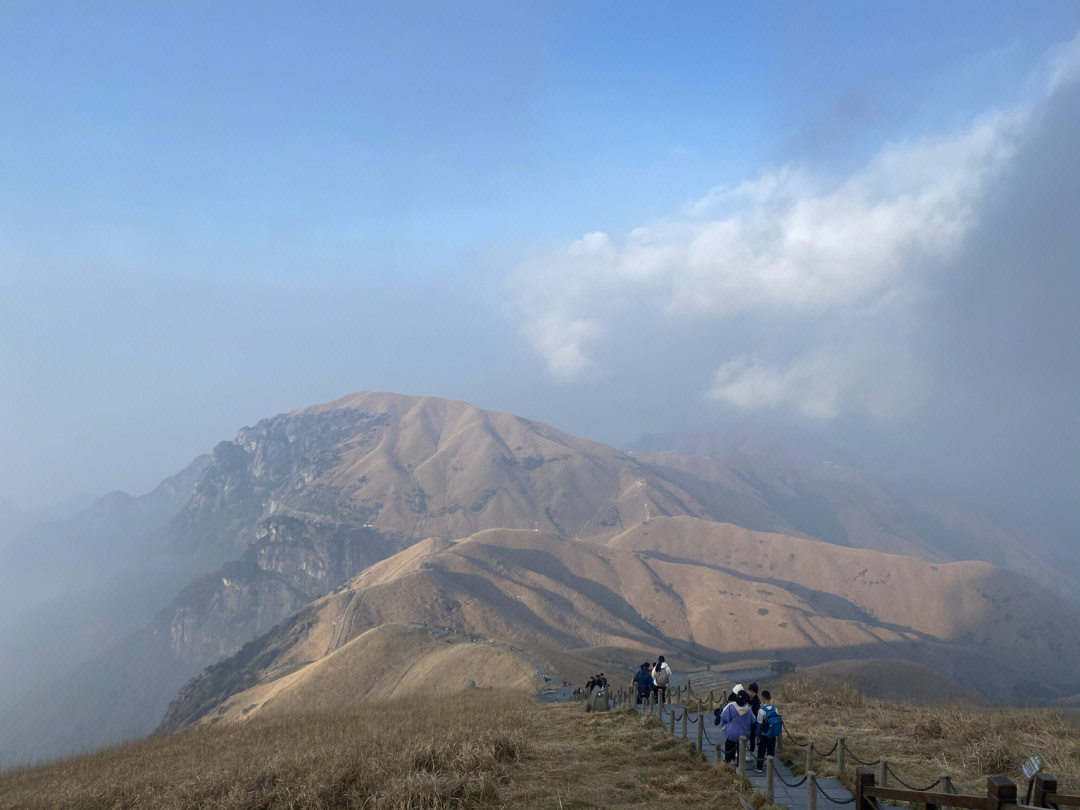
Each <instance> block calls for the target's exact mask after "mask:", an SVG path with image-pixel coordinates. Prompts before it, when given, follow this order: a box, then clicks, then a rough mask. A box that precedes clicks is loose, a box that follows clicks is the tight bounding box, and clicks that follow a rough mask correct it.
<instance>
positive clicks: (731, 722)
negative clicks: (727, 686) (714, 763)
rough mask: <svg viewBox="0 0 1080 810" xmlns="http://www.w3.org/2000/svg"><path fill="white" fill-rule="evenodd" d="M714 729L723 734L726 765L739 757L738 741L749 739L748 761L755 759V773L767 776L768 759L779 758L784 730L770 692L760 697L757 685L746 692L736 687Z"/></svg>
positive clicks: (715, 718)
mask: <svg viewBox="0 0 1080 810" xmlns="http://www.w3.org/2000/svg"><path fill="white" fill-rule="evenodd" d="M713 716H714V723H713V725H717V726H720V729H721V731H723V733H724V762H735V760H737V759H738V757H739V738H740V737H746V758H747V759H748V760H753V759H755V753H756V759H757V762H756V763H755V767H754V770H755V771H757V772H758V773H764V772H765V757H770V756H774V755H775V754H776V739H777V738H778V737H779V736H780V734H781V732H782V731H783V729H784V721H783V720H782V719H781V718H780V712H778V711H777V710H776V705H775V704H774V703H773V702H772V695H770V694H769V690H768V689H766V690H764V691H762V693H761V695H760V697H759V696H758V685H757V684H756V683H752V684H750V685H749V686H748V687H746V688H745V689H744V688H743V685H742V684H741V683H740V684H736V685H735V687H734V688H733V689H732V690H731V694H730V695H728V702H727V705H726V706H724V708H722V709H717V710H716V711H715V712H714V713H713Z"/></svg>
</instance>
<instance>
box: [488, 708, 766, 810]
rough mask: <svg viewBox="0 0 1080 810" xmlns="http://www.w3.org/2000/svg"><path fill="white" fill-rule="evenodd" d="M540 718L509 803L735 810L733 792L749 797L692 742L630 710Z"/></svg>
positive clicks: (553, 711) (558, 808)
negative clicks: (699, 753) (539, 727)
mask: <svg viewBox="0 0 1080 810" xmlns="http://www.w3.org/2000/svg"><path fill="white" fill-rule="evenodd" d="M543 719H544V728H543V730H542V732H541V733H540V734H539V735H538V737H537V738H536V740H535V743H534V748H533V751H532V752H531V753H530V758H529V759H528V761H527V763H526V767H524V768H523V769H522V773H521V774H520V775H519V776H518V778H517V779H516V781H515V784H514V785H513V788H512V790H513V793H512V795H510V796H508V802H507V805H506V806H513V807H528V808H551V810H572V809H575V808H576V809H578V810H583V809H584V808H591V807H596V808H612V810H621V809H622V808H641V807H648V808H650V809H651V808H663V809H665V810H690V809H691V808H706V807H711V808H723V809H724V810H739V803H738V798H737V796H738V794H739V793H743V794H745V795H747V797H748V798H749V797H750V793H749V792H748V787H747V786H746V784H745V783H743V784H742V785H740V784H739V782H738V780H737V777H736V776H735V774H734V772H733V771H732V770H731V769H729V768H717V767H716V766H714V765H708V764H706V763H705V762H703V761H702V760H701V758H700V757H699V756H697V755H696V754H695V753H694V751H693V744H692V743H686V742H683V741H682V740H677V739H674V738H673V737H671V735H670V734H668V733H667V732H666V731H665V730H664V729H663V728H662V727H661V725H660V723H659V722H658V721H656V720H655V719H652V718H646V717H643V716H642V715H641V714H640V713H638V712H636V711H635V710H633V709H622V710H618V711H611V712H600V713H589V714H586V713H584V711H583V710H582V706H581V704H571V705H563V706H556V707H552V708H549V709H547V710H546V711H545V712H544V715H543Z"/></svg>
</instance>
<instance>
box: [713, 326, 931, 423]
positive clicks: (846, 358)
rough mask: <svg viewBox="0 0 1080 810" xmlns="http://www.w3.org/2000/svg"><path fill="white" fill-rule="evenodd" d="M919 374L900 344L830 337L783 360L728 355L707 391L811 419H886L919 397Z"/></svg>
mask: <svg viewBox="0 0 1080 810" xmlns="http://www.w3.org/2000/svg"><path fill="white" fill-rule="evenodd" d="M925 378H926V372H925V369H923V368H922V367H921V364H920V363H918V361H917V360H916V359H915V358H914V357H913V356H912V355H911V354H910V353H909V352H907V351H906V350H905V347H904V345H903V344H894V345H889V344H888V343H887V342H885V341H878V342H872V343H866V344H857V345H854V346H845V345H842V344H835V343H831V344H827V345H824V346H818V347H816V348H814V349H812V350H810V351H809V352H807V353H805V354H803V355H800V356H798V357H796V358H795V359H794V360H792V361H790V362H789V363H786V364H772V365H770V364H768V363H765V362H763V361H761V360H760V359H758V358H755V357H745V356H744V357H737V358H735V359H734V360H730V361H728V362H726V363H724V364H723V365H722V366H720V368H719V369H718V370H717V372H716V376H715V377H714V378H713V383H712V387H711V388H710V389H709V392H708V396H709V397H710V398H712V399H715V400H718V401H720V402H725V403H727V404H729V405H734V406H736V407H738V408H741V409H743V410H747V411H753V410H776V409H790V410H794V411H797V412H799V413H801V414H802V415H803V416H807V417H809V418H811V419H833V418H836V417H838V416H840V415H842V414H843V413H846V412H852V411H855V412H860V413H866V414H868V415H870V416H871V417H873V418H875V419H879V420H887V419H891V418H894V417H897V416H901V415H903V414H904V413H906V412H908V411H909V410H910V409H912V408H913V407H915V406H916V405H919V404H920V403H921V399H922V391H923V390H924V389H925V386H924V382H925Z"/></svg>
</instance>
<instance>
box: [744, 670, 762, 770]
mask: <svg viewBox="0 0 1080 810" xmlns="http://www.w3.org/2000/svg"><path fill="white" fill-rule="evenodd" d="M746 695H747V698H748V699H749V703H748V704H747V705H748V706H749V707H750V714H751V715H753V717H754V725H753V726H752V727H751V728H750V733H749V734H747V735H746V758H747V759H753V758H754V741H755V740H756V739H757V735H758V731H760V729H759V728H758V722H757V716H758V710H759V709H760V708H761V701H760V700H759V699H758V687H757V683H752V684H750V685H749V686H748V687H746Z"/></svg>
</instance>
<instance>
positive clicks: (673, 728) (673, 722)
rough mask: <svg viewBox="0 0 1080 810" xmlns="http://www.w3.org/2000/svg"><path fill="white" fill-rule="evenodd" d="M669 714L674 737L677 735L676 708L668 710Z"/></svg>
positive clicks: (669, 722) (669, 723)
mask: <svg viewBox="0 0 1080 810" xmlns="http://www.w3.org/2000/svg"><path fill="white" fill-rule="evenodd" d="M667 715H668V725H669V726H671V728H670V731H671V736H672V737H674V736H675V710H674V709H670V710H669V711H668V713H667Z"/></svg>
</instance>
